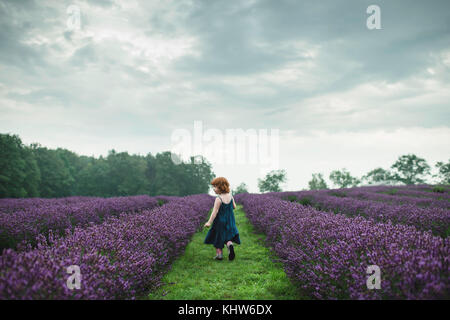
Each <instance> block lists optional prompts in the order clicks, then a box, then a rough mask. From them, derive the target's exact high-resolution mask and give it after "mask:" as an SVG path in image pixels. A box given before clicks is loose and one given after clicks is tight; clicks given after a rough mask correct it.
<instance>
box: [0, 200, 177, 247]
mask: <svg viewBox="0 0 450 320" xmlns="http://www.w3.org/2000/svg"><path fill="white" fill-rule="evenodd" d="M172 198H176V197H166V196H157V197H150V196H146V195H141V196H131V197H114V198H97V197H68V198H59V199H41V198H30V199H0V253H1V252H2V251H3V249H7V248H18V249H20V247H21V246H23V245H24V244H26V243H31V244H32V245H34V244H35V242H36V240H35V239H36V237H37V236H38V235H45V236H47V235H48V233H49V232H50V230H52V231H53V232H54V233H59V234H63V233H64V232H65V230H66V229H68V228H69V229H73V228H74V227H75V226H87V225H89V224H99V223H102V222H103V221H104V220H105V218H107V217H109V216H117V215H119V214H121V213H136V212H139V211H141V210H145V209H152V208H155V207H157V206H158V205H159V204H162V203H165V202H167V201H169V200H170V199H172Z"/></svg>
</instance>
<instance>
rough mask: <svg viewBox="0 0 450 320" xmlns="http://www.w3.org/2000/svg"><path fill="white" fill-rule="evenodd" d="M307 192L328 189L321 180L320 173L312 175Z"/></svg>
mask: <svg viewBox="0 0 450 320" xmlns="http://www.w3.org/2000/svg"><path fill="white" fill-rule="evenodd" d="M308 184H309V190H321V189H328V187H327V184H326V182H325V180H324V179H323V175H322V174H321V173H313V174H312V180H311V181H309V183H308Z"/></svg>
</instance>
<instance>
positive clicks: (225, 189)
mask: <svg viewBox="0 0 450 320" xmlns="http://www.w3.org/2000/svg"><path fill="white" fill-rule="evenodd" d="M211 184H212V185H213V186H214V187H217V188H219V193H229V192H230V184H229V183H228V180H227V179H225V178H224V177H217V178H215V179H213V181H211Z"/></svg>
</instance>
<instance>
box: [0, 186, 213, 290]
mask: <svg viewBox="0 0 450 320" xmlns="http://www.w3.org/2000/svg"><path fill="white" fill-rule="evenodd" d="M213 202H214V198H213V197H211V196H209V195H206V194H203V195H193V196H187V197H183V198H178V199H175V198H172V199H171V201H170V202H168V203H166V204H164V205H162V206H160V207H156V208H154V209H152V210H144V211H142V212H139V213H136V214H132V215H130V214H120V215H119V216H118V217H114V216H111V217H109V218H108V219H106V221H104V222H103V223H102V224H98V225H92V226H89V227H86V228H80V227H76V228H75V229H74V230H73V231H72V232H69V233H68V234H66V236H65V237H54V236H53V235H52V233H50V236H49V239H48V240H45V237H43V236H41V237H40V239H39V242H38V245H37V248H34V249H29V250H26V251H22V252H17V251H14V250H12V249H7V250H5V251H4V253H3V255H2V256H1V257H0V270H1V272H0V299H134V298H136V297H139V296H141V295H144V294H145V293H148V292H149V291H152V290H154V289H156V288H157V287H158V286H159V285H160V284H161V277H162V275H163V273H164V272H165V271H167V269H168V268H170V264H171V262H172V261H173V259H174V258H175V257H176V256H178V255H179V254H180V253H181V252H182V251H183V250H184V248H185V246H186V245H187V243H188V242H189V239H190V238H191V236H192V235H193V234H194V233H195V232H196V231H197V230H198V229H199V228H200V226H201V223H202V222H204V220H205V218H206V215H207V213H208V211H209V209H210V207H211V206H212V205H213ZM70 266H78V267H79V270H80V274H81V281H80V288H79V289H77V288H75V289H74V290H70V289H69V287H68V285H67V279H68V277H69V276H70V275H69V274H67V268H68V267H70Z"/></svg>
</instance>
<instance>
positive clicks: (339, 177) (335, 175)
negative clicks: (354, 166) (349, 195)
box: [330, 168, 361, 188]
mask: <svg viewBox="0 0 450 320" xmlns="http://www.w3.org/2000/svg"><path fill="white" fill-rule="evenodd" d="M330 180H331V181H332V182H333V184H334V185H336V186H338V187H339V188H348V187H356V186H357V185H358V184H359V183H360V182H361V181H360V180H359V179H358V178H355V177H352V176H351V175H350V172H348V171H347V169H345V168H342V170H334V171H332V172H331V173H330Z"/></svg>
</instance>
